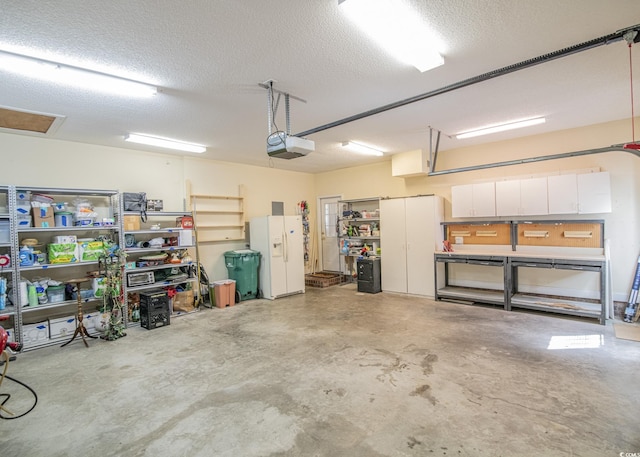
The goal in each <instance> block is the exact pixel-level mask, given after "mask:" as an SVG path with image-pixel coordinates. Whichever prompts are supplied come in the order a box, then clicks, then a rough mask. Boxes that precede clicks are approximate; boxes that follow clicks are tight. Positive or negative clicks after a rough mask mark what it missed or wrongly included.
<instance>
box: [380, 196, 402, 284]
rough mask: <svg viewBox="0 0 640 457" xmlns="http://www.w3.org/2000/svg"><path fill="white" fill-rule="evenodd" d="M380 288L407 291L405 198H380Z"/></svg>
mask: <svg viewBox="0 0 640 457" xmlns="http://www.w3.org/2000/svg"><path fill="white" fill-rule="evenodd" d="M380 245H381V247H382V251H381V252H382V256H381V257H382V258H381V268H382V290H385V291H389V292H402V293H406V292H407V251H406V224H405V199H404V198H393V199H389V200H380Z"/></svg>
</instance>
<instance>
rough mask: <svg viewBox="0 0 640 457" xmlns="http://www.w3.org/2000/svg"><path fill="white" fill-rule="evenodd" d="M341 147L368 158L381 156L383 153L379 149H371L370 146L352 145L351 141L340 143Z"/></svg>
mask: <svg viewBox="0 0 640 457" xmlns="http://www.w3.org/2000/svg"><path fill="white" fill-rule="evenodd" d="M342 147H343V148H345V149H348V150H350V151H353V152H357V153H359V154H365V155H369V156H378V157H380V156H382V155H384V153H383V152H382V151H380V150H379V149H375V148H372V147H371V146H366V145H364V144H360V143H354V142H353V141H344V142H343V143H342Z"/></svg>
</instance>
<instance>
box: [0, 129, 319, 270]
mask: <svg viewBox="0 0 640 457" xmlns="http://www.w3.org/2000/svg"><path fill="white" fill-rule="evenodd" d="M0 150H1V151H2V153H1V158H2V165H1V166H0V183H2V184H5V185H17V186H20V185H23V186H33V187H64V188H88V189H114V190H119V191H131V192H141V191H144V192H147V196H148V197H149V198H157V199H162V200H163V201H164V209H165V210H166V211H182V210H183V209H184V204H185V198H186V195H185V194H186V186H185V182H186V181H187V180H188V181H190V182H191V186H192V192H193V193H199V194H215V195H232V196H237V195H238V189H239V185H243V186H244V188H245V197H246V204H245V208H244V210H245V218H246V220H247V221H249V220H250V219H251V218H252V217H257V216H264V215H268V214H271V201H272V200H275V201H282V202H284V207H285V214H288V215H292V214H296V203H297V202H298V201H300V200H307V201H310V202H312V201H315V192H314V179H313V175H310V174H307V173H296V172H290V171H283V170H278V169H275V168H263V167H254V166H244V165H237V164H232V163H225V162H215V161H212V160H203V159H198V158H191V157H183V156H173V155H169V154H153V153H148V152H142V151H134V150H129V149H119V148H111V147H104V146H97V145H91V144H83V143H73V142H68V141H60V140H54V139H44V138H36V137H31V136H23V135H12V134H5V133H0ZM244 247H245V243H243V242H235V243H211V244H205V245H203V246H202V249H201V250H200V255H201V262H202V264H203V265H204V266H205V270H206V271H207V273H208V275H209V277H210V279H211V280H214V279H224V278H227V270H226V267H225V265H224V256H223V254H224V252H225V251H228V250H232V249H238V248H244Z"/></svg>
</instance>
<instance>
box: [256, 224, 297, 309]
mask: <svg viewBox="0 0 640 457" xmlns="http://www.w3.org/2000/svg"><path fill="white" fill-rule="evenodd" d="M249 233H250V236H251V249H253V250H255V251H260V253H261V254H262V259H261V261H260V272H259V281H260V284H259V287H260V288H261V289H262V295H263V297H264V298H267V299H269V300H273V299H275V298H278V297H282V296H285V295H291V294H297V293H304V248H303V238H302V217H301V216H265V217H257V218H253V219H251V223H250V226H249Z"/></svg>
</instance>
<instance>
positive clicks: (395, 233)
mask: <svg viewBox="0 0 640 457" xmlns="http://www.w3.org/2000/svg"><path fill="white" fill-rule="evenodd" d="M443 214H444V211H443V206H442V198H441V197H438V196H435V195H427V196H419V197H406V198H392V199H386V200H380V226H381V228H382V230H381V231H380V237H381V239H380V244H381V245H382V246H383V250H382V260H381V261H382V265H381V266H382V268H381V269H382V290H383V291H386V292H401V293H409V294H415V295H425V296H428V297H434V296H435V290H434V284H433V281H432V278H433V268H434V262H433V253H434V251H436V250H438V249H441V248H442V227H441V226H440V223H441V222H442V220H443Z"/></svg>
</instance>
